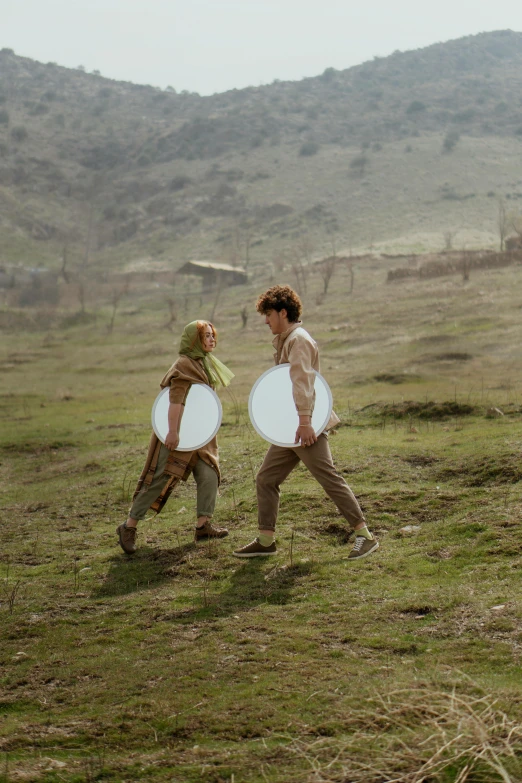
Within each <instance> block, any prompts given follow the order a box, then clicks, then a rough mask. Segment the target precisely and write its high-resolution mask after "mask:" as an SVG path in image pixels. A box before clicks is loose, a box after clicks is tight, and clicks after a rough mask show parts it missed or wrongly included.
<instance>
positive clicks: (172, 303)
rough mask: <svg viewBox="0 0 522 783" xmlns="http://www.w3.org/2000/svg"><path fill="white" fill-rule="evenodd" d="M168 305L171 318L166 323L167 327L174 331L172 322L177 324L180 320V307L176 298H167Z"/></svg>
mask: <svg viewBox="0 0 522 783" xmlns="http://www.w3.org/2000/svg"><path fill="white" fill-rule="evenodd" d="M167 307H168V310H169V320H168V321H167V322H166V323H165V324H164V327H165V329H168V330H169V331H170V332H171V331H172V324H175V323H176V321H177V320H178V308H177V303H176V300H175V299H167Z"/></svg>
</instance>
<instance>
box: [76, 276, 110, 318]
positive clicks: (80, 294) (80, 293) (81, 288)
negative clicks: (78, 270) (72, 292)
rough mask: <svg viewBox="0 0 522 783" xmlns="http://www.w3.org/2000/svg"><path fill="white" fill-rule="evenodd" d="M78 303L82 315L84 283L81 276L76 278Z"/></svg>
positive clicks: (83, 308)
mask: <svg viewBox="0 0 522 783" xmlns="http://www.w3.org/2000/svg"><path fill="white" fill-rule="evenodd" d="M78 301H79V303H80V313H84V312H85V283H84V281H83V277H82V276H81V275H80V277H79V278H78ZM111 331H112V329H111Z"/></svg>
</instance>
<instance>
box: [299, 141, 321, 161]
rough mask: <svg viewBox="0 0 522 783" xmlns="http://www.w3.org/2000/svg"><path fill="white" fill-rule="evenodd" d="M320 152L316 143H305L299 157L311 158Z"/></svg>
mask: <svg viewBox="0 0 522 783" xmlns="http://www.w3.org/2000/svg"><path fill="white" fill-rule="evenodd" d="M318 151H319V144H317V143H316V142H315V141H305V143H304V144H302V145H301V149H300V150H299V155H301V156H304V157H309V156H310V155H316V154H317V152H318Z"/></svg>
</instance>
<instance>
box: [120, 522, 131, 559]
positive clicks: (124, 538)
mask: <svg viewBox="0 0 522 783" xmlns="http://www.w3.org/2000/svg"><path fill="white" fill-rule="evenodd" d="M116 533H117V534H118V540H119V542H120V546H121V548H122V549H123V551H124V552H125V553H126V554H127V555H133V554H134V552H135V551H136V528H135V527H127V523H126V522H124V523H123V524H122V525H118V527H117V528H116Z"/></svg>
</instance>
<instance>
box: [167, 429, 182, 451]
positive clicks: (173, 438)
mask: <svg viewBox="0 0 522 783" xmlns="http://www.w3.org/2000/svg"><path fill="white" fill-rule="evenodd" d="M165 446H166V447H167V448H168V449H169V451H176V449H177V448H178V446H179V434H178V433H177V432H170V431H169V433H168V435H167V437H166V438H165Z"/></svg>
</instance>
